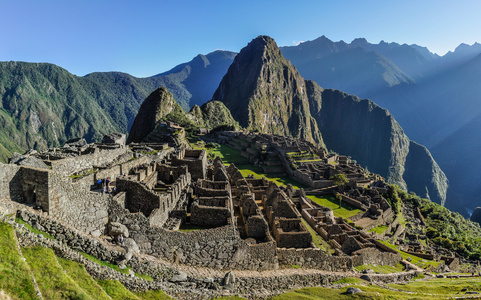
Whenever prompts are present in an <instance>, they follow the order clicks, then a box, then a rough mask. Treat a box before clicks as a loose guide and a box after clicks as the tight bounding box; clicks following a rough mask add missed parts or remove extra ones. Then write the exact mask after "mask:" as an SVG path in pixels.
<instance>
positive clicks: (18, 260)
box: [0, 222, 37, 299]
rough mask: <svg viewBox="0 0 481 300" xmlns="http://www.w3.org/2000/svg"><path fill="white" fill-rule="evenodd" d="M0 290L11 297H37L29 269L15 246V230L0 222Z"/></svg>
mask: <svg viewBox="0 0 481 300" xmlns="http://www.w3.org/2000/svg"><path fill="white" fill-rule="evenodd" d="M0 290H3V291H5V292H6V293H7V294H8V295H9V296H10V298H12V299H37V297H36V292H35V288H34V286H33V283H32V280H31V275H30V270H29V269H28V265H27V263H25V261H23V260H22V256H21V254H20V252H19V251H18V248H17V242H16V239H15V231H14V230H13V227H12V226H11V225H8V224H7V223H3V222H0Z"/></svg>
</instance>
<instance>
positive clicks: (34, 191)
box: [21, 167, 53, 212]
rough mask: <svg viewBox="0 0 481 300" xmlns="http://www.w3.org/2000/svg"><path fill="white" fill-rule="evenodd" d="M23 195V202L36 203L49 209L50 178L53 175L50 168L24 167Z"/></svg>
mask: <svg viewBox="0 0 481 300" xmlns="http://www.w3.org/2000/svg"><path fill="white" fill-rule="evenodd" d="M21 173H22V196H23V202H25V203H30V204H32V203H35V204H36V205H38V206H40V207H41V208H42V209H43V211H47V212H48V211H50V209H49V206H50V205H49V178H50V177H51V176H52V175H53V174H52V172H51V171H50V170H45V169H37V168H31V167H23V168H22V170H21Z"/></svg>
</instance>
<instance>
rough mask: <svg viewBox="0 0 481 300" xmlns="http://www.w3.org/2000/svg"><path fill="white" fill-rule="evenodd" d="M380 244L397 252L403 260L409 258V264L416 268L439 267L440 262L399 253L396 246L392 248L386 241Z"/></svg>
mask: <svg viewBox="0 0 481 300" xmlns="http://www.w3.org/2000/svg"><path fill="white" fill-rule="evenodd" d="M380 242H381V243H383V244H384V245H386V246H388V247H389V248H392V249H394V250H396V251H398V252H399V253H400V254H401V256H402V258H403V259H406V260H407V258H408V257H409V258H410V259H411V263H413V264H415V265H416V266H418V267H420V268H423V269H427V268H429V267H431V266H433V267H435V268H436V267H437V266H439V264H440V263H441V261H434V260H429V259H423V258H420V257H418V256H415V255H412V254H408V253H406V252H404V251H401V250H398V249H397V247H396V246H394V245H393V244H391V243H388V242H386V241H380Z"/></svg>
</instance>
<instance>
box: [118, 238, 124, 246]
mask: <svg viewBox="0 0 481 300" xmlns="http://www.w3.org/2000/svg"><path fill="white" fill-rule="evenodd" d="M119 244H120V245H122V246H123V245H124V236H123V235H120V236H119Z"/></svg>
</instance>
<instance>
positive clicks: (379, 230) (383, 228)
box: [369, 225, 389, 234]
mask: <svg viewBox="0 0 481 300" xmlns="http://www.w3.org/2000/svg"><path fill="white" fill-rule="evenodd" d="M388 228H389V226H387V225H378V226H376V227H374V228H372V229H371V230H369V232H375V233H379V234H382V233H384V232H385V231H386V230H387V229H388Z"/></svg>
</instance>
